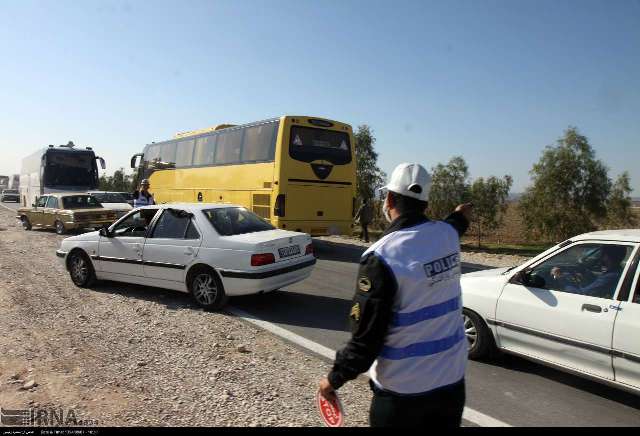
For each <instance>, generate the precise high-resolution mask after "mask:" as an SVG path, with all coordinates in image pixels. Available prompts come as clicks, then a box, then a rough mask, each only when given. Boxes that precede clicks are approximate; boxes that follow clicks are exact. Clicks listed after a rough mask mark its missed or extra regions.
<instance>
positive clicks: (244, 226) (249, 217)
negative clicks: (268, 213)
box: [202, 207, 275, 236]
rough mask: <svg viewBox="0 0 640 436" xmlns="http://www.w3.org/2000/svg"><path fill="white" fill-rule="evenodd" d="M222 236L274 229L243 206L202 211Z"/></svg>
mask: <svg viewBox="0 0 640 436" xmlns="http://www.w3.org/2000/svg"><path fill="white" fill-rule="evenodd" d="M202 212H203V213H204V215H205V216H206V217H207V219H208V220H209V222H210V223H211V224H212V225H213V228H214V229H216V232H218V233H219V234H220V235H221V236H232V235H241V234H243V233H253V232H263V231H265V230H273V229H275V227H273V226H272V225H271V224H269V223H267V222H266V221H264V220H263V219H262V218H260V217H259V216H258V215H256V214H254V213H253V212H249V211H248V210H247V209H245V208H243V207H220V208H216V209H206V210H203V211H202Z"/></svg>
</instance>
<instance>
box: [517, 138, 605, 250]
mask: <svg viewBox="0 0 640 436" xmlns="http://www.w3.org/2000/svg"><path fill="white" fill-rule="evenodd" d="M530 174H531V176H532V179H533V184H532V185H531V186H530V187H529V188H527V190H526V191H525V193H524V195H523V196H522V198H521V199H520V205H519V210H520V214H521V215H522V218H523V221H524V223H525V226H526V229H527V232H528V233H529V234H530V235H531V234H536V235H537V236H538V237H540V238H541V239H543V240H546V241H554V242H555V241H560V240H563V239H567V238H569V237H571V236H574V235H576V234H579V233H584V232H587V231H591V230H593V229H595V228H596V224H595V223H596V222H597V221H599V220H602V219H603V218H604V217H605V216H606V212H607V209H606V205H607V198H608V196H609V192H610V190H611V180H610V179H609V177H608V175H607V168H606V167H605V165H604V164H603V163H602V162H601V161H600V160H598V159H596V156H595V152H594V150H593V148H592V147H591V145H590V144H589V140H588V139H587V138H586V137H585V136H583V135H581V134H580V133H579V132H578V130H577V129H576V128H575V127H569V128H568V129H567V130H566V131H565V132H564V135H563V136H562V137H561V138H560V139H558V141H557V145H556V146H547V147H546V148H545V150H544V151H543V153H542V156H541V158H540V160H539V161H538V163H536V164H534V166H533V168H532V170H531V171H530Z"/></svg>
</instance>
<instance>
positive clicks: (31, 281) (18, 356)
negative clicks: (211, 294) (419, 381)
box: [0, 209, 371, 426]
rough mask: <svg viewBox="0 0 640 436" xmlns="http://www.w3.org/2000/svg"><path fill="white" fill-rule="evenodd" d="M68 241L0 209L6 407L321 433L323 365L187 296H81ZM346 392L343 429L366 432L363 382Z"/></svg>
mask: <svg viewBox="0 0 640 436" xmlns="http://www.w3.org/2000/svg"><path fill="white" fill-rule="evenodd" d="M62 239H63V237H60V236H57V235H56V234H55V233H53V232H50V231H45V230H34V231H30V232H27V231H24V230H23V229H22V228H21V227H20V225H19V222H18V221H17V220H16V219H15V218H14V215H13V214H12V213H11V212H9V211H8V210H5V209H0V274H1V275H2V279H1V280H0V326H2V327H3V334H2V335H0V350H2V353H0V405H1V406H2V407H3V408H8V409H20V408H30V407H31V408H36V409H51V408H54V409H56V410H57V409H59V408H63V409H65V410H68V409H74V412H75V414H76V416H77V418H78V419H94V420H98V424H99V425H104V426H133V425H145V426H163V425H169V426H186V425H189V426H319V425H321V422H320V419H319V417H318V415H317V412H316V409H315V403H314V395H315V391H316V386H317V382H318V380H319V378H320V377H322V376H323V375H325V374H326V373H327V372H328V370H329V369H330V368H329V365H328V364H327V363H326V362H324V361H322V360H320V359H317V358H315V357H312V356H309V355H308V354H306V353H305V352H303V351H301V350H299V349H297V348H296V347H294V346H291V345H289V344H288V343H286V342H284V341H282V340H280V339H279V338H277V337H274V336H272V335H270V334H269V333H267V332H264V331H262V330H259V329H256V328H255V327H253V326H251V325H249V324H247V323H245V322H243V321H241V320H239V319H237V318H235V317H233V316H230V315H227V314H224V313H210V312H204V311H202V310H200V309H198V308H197V307H196V306H195V305H194V304H192V303H191V300H190V297H189V296H188V295H186V294H181V293H177V292H172V291H168V290H161V289H156V288H149V287H144V286H135V285H128V284H119V283H114V282H105V283H100V284H98V285H96V287H95V288H94V289H90V290H86V289H80V288H77V287H75V286H74V285H73V284H72V282H71V280H70V279H69V277H68V274H67V272H66V270H65V269H64V267H63V266H62V265H60V263H59V262H58V259H57V258H56V256H55V250H56V249H57V248H58V245H59V241H60V240H62ZM265 298H268V295H265ZM232 301H233V300H232ZM31 381H33V382H34V384H35V386H33V387H29V386H30V385H29V382H31ZM340 394H341V397H342V399H343V405H344V407H345V412H346V424H347V425H350V426H366V425H367V416H368V408H369V401H370V399H371V394H370V391H369V388H368V386H367V384H366V381H365V379H364V378H363V377H361V378H359V379H358V380H356V381H354V382H352V383H349V384H347V385H346V386H345V387H343V388H342V389H341V390H340Z"/></svg>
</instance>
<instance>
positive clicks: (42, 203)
mask: <svg viewBox="0 0 640 436" xmlns="http://www.w3.org/2000/svg"><path fill="white" fill-rule="evenodd" d="M17 218H18V219H19V220H20V221H21V222H22V226H23V227H24V229H25V230H31V228H32V227H41V228H53V229H55V231H56V233H57V234H59V235H63V234H65V233H66V232H67V231H69V230H78V229H87V228H89V229H97V228H100V227H102V226H104V225H109V224H111V223H113V222H114V221H115V220H116V219H118V216H117V213H116V211H113V210H110V209H106V208H104V207H102V205H101V204H100V202H99V201H98V200H96V198H95V197H92V196H91V195H88V194H74V193H66V194H65V193H56V194H48V195H42V196H40V197H38V199H37V200H36V202H35V203H34V204H33V206H32V207H22V208H20V209H18V215H17Z"/></svg>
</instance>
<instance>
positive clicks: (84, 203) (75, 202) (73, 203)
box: [62, 195, 102, 209]
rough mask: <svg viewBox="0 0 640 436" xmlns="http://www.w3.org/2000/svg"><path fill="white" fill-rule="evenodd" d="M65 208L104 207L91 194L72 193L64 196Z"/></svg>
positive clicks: (63, 203)
mask: <svg viewBox="0 0 640 436" xmlns="http://www.w3.org/2000/svg"><path fill="white" fill-rule="evenodd" d="M62 205H63V206H64V209H89V208H94V207H102V206H101V205H100V203H99V202H98V200H96V198H95V197H93V196H91V195H70V196H68V197H62Z"/></svg>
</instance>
